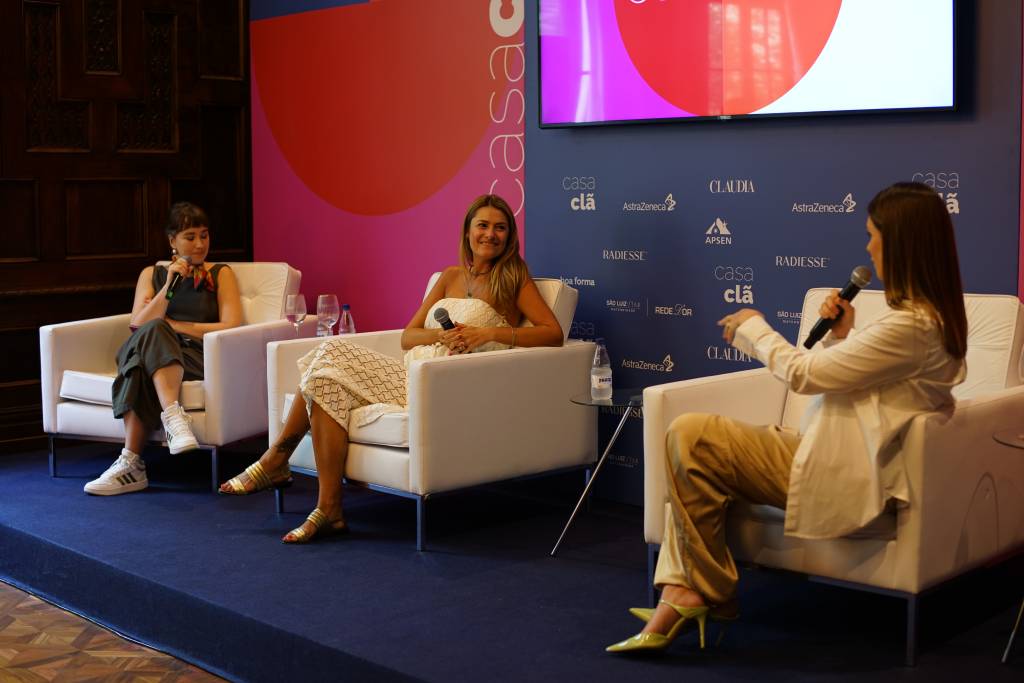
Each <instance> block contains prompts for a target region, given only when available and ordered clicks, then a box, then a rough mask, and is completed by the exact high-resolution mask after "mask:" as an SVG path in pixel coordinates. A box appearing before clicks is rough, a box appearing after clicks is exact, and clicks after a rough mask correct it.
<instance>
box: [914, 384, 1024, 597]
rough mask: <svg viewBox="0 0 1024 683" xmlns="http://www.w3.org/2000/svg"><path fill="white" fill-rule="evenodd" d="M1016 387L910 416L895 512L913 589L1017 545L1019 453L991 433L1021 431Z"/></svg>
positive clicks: (1023, 506) (1023, 514)
mask: <svg viewBox="0 0 1024 683" xmlns="http://www.w3.org/2000/svg"><path fill="white" fill-rule="evenodd" d="M1022 415H1024V386H1017V387H1013V388H1011V389H1003V390H1000V391H996V392H992V393H990V394H986V395H984V396H979V397H976V398H972V399H965V400H963V401H960V402H958V403H957V405H956V408H955V409H954V410H953V411H952V413H927V414H925V415H920V416H918V417H916V418H915V419H914V420H913V422H912V423H911V426H910V428H909V430H908V432H907V434H906V436H905V438H904V442H903V457H904V460H905V463H906V471H907V478H908V480H909V486H910V497H911V501H910V506H909V507H907V508H906V509H903V510H901V511H900V513H899V523H898V531H897V540H898V543H899V545H900V548H901V549H900V555H901V557H900V561H901V562H903V561H905V562H908V563H911V564H910V565H909V566H911V567H912V568H913V572H914V574H915V577H914V578H915V580H916V582H915V585H916V590H923V589H924V588H927V587H928V586H931V585H934V584H936V583H939V582H940V581H942V580H944V579H945V578H947V577H951V576H955V575H957V574H960V573H962V572H964V571H966V570H967V569H970V568H971V567H975V566H978V565H981V564H984V563H986V562H989V561H991V560H993V559H995V558H998V557H999V556H1001V555H1005V554H1006V553H1008V552H1009V551H1011V550H1013V549H1015V548H1017V547H1019V546H1021V545H1024V450H1019V449H1015V448H1012V447H1010V446H1006V445H1003V444H1000V443H998V442H996V441H995V440H994V439H993V438H992V435H993V434H994V433H995V432H997V431H999V430H1001V429H1007V428H1012V427H1014V426H1017V425H1021V416H1022Z"/></svg>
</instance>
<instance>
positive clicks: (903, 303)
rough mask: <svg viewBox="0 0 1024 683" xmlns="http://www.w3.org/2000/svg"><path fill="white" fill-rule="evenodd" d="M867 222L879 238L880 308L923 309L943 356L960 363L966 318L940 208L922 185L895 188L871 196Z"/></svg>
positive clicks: (949, 230) (951, 240)
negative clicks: (938, 331) (937, 332)
mask: <svg viewBox="0 0 1024 683" xmlns="http://www.w3.org/2000/svg"><path fill="white" fill-rule="evenodd" d="M868 216H870V217H871V222H872V223H874V225H875V228H876V229H877V230H878V231H879V232H880V233H881V235H882V273H881V276H882V280H883V282H884V284H885V300H886V303H888V304H889V305H890V306H892V307H894V308H905V307H907V306H909V305H910V304H911V303H919V304H920V303H926V304H928V305H929V306H930V307H931V309H932V311H933V312H934V315H935V317H936V320H937V322H938V323H939V325H940V326H941V328H942V338H943V346H945V347H946V351H948V352H949V355H951V356H953V357H954V358H963V357H964V356H965V355H966V354H967V314H966V312H965V311H964V291H963V285H962V284H961V281H960V262H959V260H958V258H957V255H956V237H955V236H954V234H953V221H952V220H951V219H950V217H949V212H948V211H947V210H946V204H945V202H943V201H942V198H941V197H939V195H938V194H936V192H935V190H933V189H932V188H930V187H928V186H927V185H924V184H923V183H896V184H895V185H891V186H889V187H887V188H885V189H884V190H882V191H881V192H879V193H878V194H877V195H875V197H874V199H872V200H871V203H870V204H868Z"/></svg>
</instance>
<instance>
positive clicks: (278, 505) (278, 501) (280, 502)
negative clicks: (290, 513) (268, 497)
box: [274, 489, 284, 514]
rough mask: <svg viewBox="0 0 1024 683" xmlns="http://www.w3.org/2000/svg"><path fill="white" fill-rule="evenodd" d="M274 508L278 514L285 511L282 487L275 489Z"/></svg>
mask: <svg viewBox="0 0 1024 683" xmlns="http://www.w3.org/2000/svg"><path fill="white" fill-rule="evenodd" d="M274 508H275V509H276V510H277V514H281V513H282V512H284V491H283V490H281V489H274Z"/></svg>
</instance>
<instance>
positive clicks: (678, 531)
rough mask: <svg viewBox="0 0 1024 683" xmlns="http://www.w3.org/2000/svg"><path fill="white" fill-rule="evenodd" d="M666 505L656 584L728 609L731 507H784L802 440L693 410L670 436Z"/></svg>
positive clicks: (733, 580)
mask: <svg viewBox="0 0 1024 683" xmlns="http://www.w3.org/2000/svg"><path fill="white" fill-rule="evenodd" d="M665 438H666V441H667V443H666V445H667V448H666V461H665V468H666V472H665V474H666V483H667V488H668V500H669V504H668V505H667V506H666V511H665V532H664V537H663V539H662V543H661V553H660V554H659V556H658V566H657V570H656V571H655V574H654V584H655V585H656V586H658V587H659V588H661V587H662V586H664V585H676V586H684V587H686V588H690V589H692V590H694V591H696V592H698V593H700V594H701V596H703V598H704V600H705V602H707V603H708V604H709V605H728V604H731V603H732V602H733V601H734V600H735V597H736V584H737V582H738V580H739V576H738V573H737V570H736V563H735V561H734V560H733V558H732V554H731V553H730V552H729V548H728V547H727V546H726V542H725V521H726V513H727V511H728V507H729V505H730V503H731V502H732V501H733V500H735V499H742V500H745V501H747V502H750V503H757V504H764V505H774V506H775V507H778V508H783V509H785V507H786V492H787V490H788V488H789V471H790V468H791V467H792V465H793V454H794V453H796V449H797V446H799V445H800V435H799V434H798V433H797V432H796V431H794V430H790V429H784V428H782V427H777V426H775V425H768V426H757V427H755V426H753V425H748V424H745V423H743V422H739V421H736V420H732V419H730V418H727V417H722V416H720V415H706V414H701V413H688V414H685V415H680V416H679V417H678V418H676V419H675V420H674V421H673V422H672V424H671V425H670V426H669V428H668V432H667V433H666V436H665Z"/></svg>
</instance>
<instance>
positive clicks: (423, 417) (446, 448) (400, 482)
mask: <svg viewBox="0 0 1024 683" xmlns="http://www.w3.org/2000/svg"><path fill="white" fill-rule="evenodd" d="M436 277H437V274H435V275H434V277H433V278H431V281H430V284H428V286H427V291H428V292H429V291H430V287H431V285H432V284H433V282H434V279H435V278H436ZM536 282H537V286H538V288H539V289H540V292H541V295H542V296H543V297H544V300H545V301H546V302H547V303H548V305H549V306H550V307H551V309H552V310H553V311H554V313H555V316H556V317H557V318H558V322H559V323H560V324H561V326H562V330H563V331H564V332H565V333H568V330H569V328H570V325H571V323H572V316H573V313H574V312H575V310H576V299H577V292H576V290H575V289H573V288H571V287H568V286H566V285H564V284H563V283H562V282H560V281H559V280H550V279H537V280H536ZM401 336H402V331H401V330H389V331H385V332H369V333H360V334H354V335H351V340H352V341H354V342H356V343H359V344H362V345H364V346H366V347H368V348H371V349H374V350H376V351H379V352H381V353H385V354H387V355H389V356H393V357H395V358H401V357H402V355H403V351H402V349H401V345H400V340H401ZM317 342H318V340H315V339H300V340H295V341H284V342H276V343H272V344H270V345H269V346H268V347H267V392H268V406H269V411H268V419H269V425H270V427H269V432H270V439H271V441H273V439H274V438H276V436H277V434H278V432H279V431H280V429H281V425H282V421H283V418H284V416H285V415H286V414H287V409H288V407H289V406H290V404H291V401H292V400H302V399H301V397H300V398H298V399H296V398H295V397H294V392H295V391H296V388H297V387H298V384H299V371H298V368H297V367H296V361H297V360H298V359H299V358H301V357H302V356H303V355H304V354H306V353H308V352H309V351H310V350H311V349H313V348H314V347H315V346H316V344H317ZM593 357H594V345H593V344H592V343H590V342H582V341H578V340H568V341H567V342H566V343H565V345H564V346H562V347H557V348H556V347H534V348H516V349H510V350H507V351H491V352H481V353H474V354H467V355H458V356H448V357H444V358H431V359H427V360H417V361H413V363H412V364H411V367H410V368H409V377H408V382H409V384H408V396H409V405H408V408H407V410H406V411H404V412H400V413H388V414H385V415H384V416H382V417H381V418H380V419H378V420H377V421H376V422H373V423H371V424H370V425H367V426H365V427H352V428H351V431H350V432H349V451H348V461H347V463H346V467H345V480H346V482H347V483H349V484H356V485H362V486H366V487H368V488H371V489H373V490H375V491H381V492H385V493H390V494H394V495H398V496H403V497H406V498H412V499H414V500H415V501H416V519H417V532H416V548H417V549H418V550H423V549H424V547H425V544H426V536H425V524H426V516H425V504H426V501H427V499H428V498H430V497H432V496H436V495H439V494H441V493H447V492H451V491H455V490H458V489H463V488H467V487H471V486H476V485H479V484H485V483H490V482H495V481H501V480H505V479H512V478H517V477H525V476H529V475H535V474H540V473H553V472H556V471H562V470H567V469H576V468H583V467H588V466H590V465H591V464H592V463H593V462H594V459H595V453H596V449H597V424H596V415H595V414H594V411H592V410H590V409H587V408H584V407H581V406H577V405H575V404H573V403H571V402H570V401H569V398H570V397H571V396H572V395H574V394H578V393H583V392H586V391H589V387H590V365H591V363H592V362H593ZM480 387H491V390H490V391H489V392H488V393H487V396H486V405H484V403H483V401H482V399H481V396H480ZM358 410H362V409H357V411H358ZM467 418H469V419H467ZM351 423H352V424H353V425H354V424H355V420H352V421H351ZM291 467H292V471H293V472H300V473H304V474H310V475H313V476H315V475H316V465H315V462H314V460H313V447H312V441H311V438H310V437H309V436H308V435H307V436H306V437H305V439H304V440H303V441H302V443H301V444H300V445H299V446H298V448H297V449H296V450H295V452H294V453H293V454H292V457H291ZM277 506H278V511H280V510H281V508H282V498H281V494H280V491H278V496H277Z"/></svg>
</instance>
